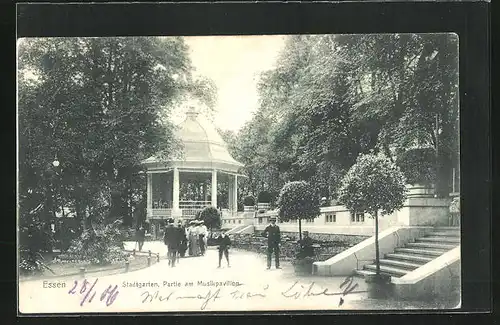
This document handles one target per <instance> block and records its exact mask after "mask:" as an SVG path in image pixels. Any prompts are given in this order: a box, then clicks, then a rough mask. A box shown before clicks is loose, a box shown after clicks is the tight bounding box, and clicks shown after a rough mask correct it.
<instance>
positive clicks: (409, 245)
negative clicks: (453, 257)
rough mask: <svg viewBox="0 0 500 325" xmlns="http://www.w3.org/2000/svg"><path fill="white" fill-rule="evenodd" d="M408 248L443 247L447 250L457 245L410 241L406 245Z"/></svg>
mask: <svg viewBox="0 0 500 325" xmlns="http://www.w3.org/2000/svg"><path fill="white" fill-rule="evenodd" d="M405 247H406V248H431V249H442V250H445V251H449V250H450V249H453V248H455V247H456V245H453V244H441V243H425V242H423V243H422V242H420V243H408V244H406V246H405Z"/></svg>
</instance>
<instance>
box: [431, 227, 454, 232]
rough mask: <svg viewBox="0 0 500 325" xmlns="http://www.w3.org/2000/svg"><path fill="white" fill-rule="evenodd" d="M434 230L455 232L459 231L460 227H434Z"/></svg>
mask: <svg viewBox="0 0 500 325" xmlns="http://www.w3.org/2000/svg"><path fill="white" fill-rule="evenodd" d="M433 229H434V230H455V231H460V227H446V226H439V227H434V228H433Z"/></svg>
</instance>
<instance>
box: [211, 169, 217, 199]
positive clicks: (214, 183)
mask: <svg viewBox="0 0 500 325" xmlns="http://www.w3.org/2000/svg"><path fill="white" fill-rule="evenodd" d="M212 205H213V206H214V207H216V208H217V170H215V169H214V170H212Z"/></svg>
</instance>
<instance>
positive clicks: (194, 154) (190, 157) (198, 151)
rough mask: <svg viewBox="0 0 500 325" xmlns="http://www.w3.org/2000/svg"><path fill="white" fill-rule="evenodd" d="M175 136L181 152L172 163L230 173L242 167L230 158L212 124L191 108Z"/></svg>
mask: <svg viewBox="0 0 500 325" xmlns="http://www.w3.org/2000/svg"><path fill="white" fill-rule="evenodd" d="M176 136H177V138H178V139H179V140H180V142H181V144H182V146H183V150H182V153H181V154H180V155H177V157H173V158H172V161H182V162H195V163H197V165H198V166H200V164H203V165H202V166H203V167H209V168H211V167H214V166H217V165H222V166H225V167H226V168H225V169H229V170H232V171H237V170H238V169H239V168H240V167H242V166H243V164H241V163H240V162H238V161H236V160H235V159H234V158H233V157H232V156H231V154H230V153H229V151H228V149H227V144H226V142H225V141H224V140H223V139H222V137H221V136H220V134H219V133H218V132H217V130H216V129H215V127H214V126H213V125H212V123H210V122H209V121H208V119H207V118H204V117H203V116H202V115H201V114H200V113H198V112H197V111H196V110H195V109H193V108H191V109H189V110H188V112H187V113H186V118H185V120H184V121H183V122H182V123H180V124H179V125H178V127H177V130H176ZM148 162H156V159H155V158H153V157H151V158H149V159H147V160H146V161H145V163H148Z"/></svg>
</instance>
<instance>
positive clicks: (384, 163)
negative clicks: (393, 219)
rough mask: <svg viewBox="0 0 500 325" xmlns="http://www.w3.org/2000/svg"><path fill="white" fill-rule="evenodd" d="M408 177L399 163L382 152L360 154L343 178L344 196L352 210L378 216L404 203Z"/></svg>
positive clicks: (388, 212) (391, 211)
mask: <svg viewBox="0 0 500 325" xmlns="http://www.w3.org/2000/svg"><path fill="white" fill-rule="evenodd" d="M405 199H406V186H405V178H404V175H403V173H402V172H401V170H400V169H399V167H397V166H396V164H394V163H393V162H392V161H391V160H390V159H388V158H387V157H384V156H383V155H381V154H378V155H375V154H366V155H360V156H359V157H358V159H357V161H356V164H354V165H353V166H352V167H351V168H350V169H349V171H348V172H347V174H346V175H345V177H344V179H343V184H342V188H341V190H340V200H341V201H342V203H343V204H344V205H345V206H346V207H347V208H348V209H349V210H351V211H353V212H356V213H364V212H367V213H369V214H371V215H372V216H376V215H377V213H378V212H379V211H380V212H381V214H382V215H387V214H391V213H393V212H394V211H397V210H399V209H401V208H402V207H403V202H404V200H405Z"/></svg>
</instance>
